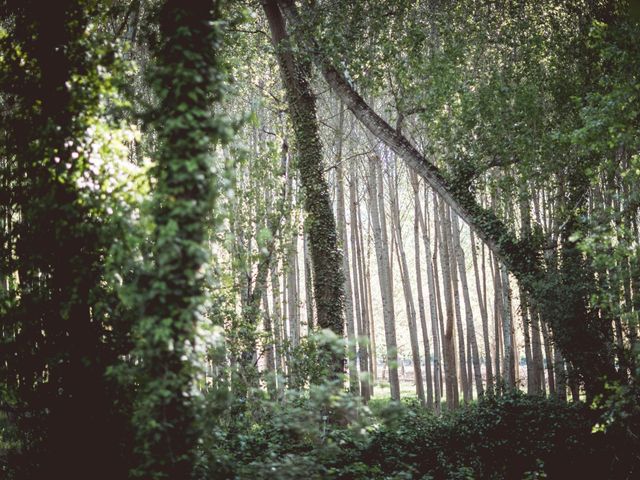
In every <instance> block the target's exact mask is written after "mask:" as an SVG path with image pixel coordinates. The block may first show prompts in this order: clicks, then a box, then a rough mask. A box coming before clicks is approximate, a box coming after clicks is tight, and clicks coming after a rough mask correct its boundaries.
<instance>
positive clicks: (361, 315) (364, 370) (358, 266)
mask: <svg viewBox="0 0 640 480" xmlns="http://www.w3.org/2000/svg"><path fill="white" fill-rule="evenodd" d="M349 180H350V181H349V200H350V202H349V217H350V219H351V229H350V230H351V271H352V272H353V299H354V305H355V314H356V319H357V322H356V323H357V326H358V333H359V335H358V365H359V367H360V372H361V375H360V392H361V395H362V398H363V399H364V401H365V402H368V401H369V399H370V398H371V387H370V384H371V370H370V365H369V363H370V359H369V348H370V346H371V341H370V338H371V334H370V332H369V311H368V305H367V298H366V297H367V294H366V287H365V278H364V276H365V271H364V261H363V258H362V251H361V248H360V242H359V239H358V236H359V235H360V232H359V230H360V228H361V226H360V222H359V213H358V181H357V180H358V179H357V175H356V169H355V164H354V162H351V163H350V165H349Z"/></svg>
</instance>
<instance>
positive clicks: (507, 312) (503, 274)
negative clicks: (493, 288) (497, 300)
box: [500, 264, 515, 389]
mask: <svg viewBox="0 0 640 480" xmlns="http://www.w3.org/2000/svg"><path fill="white" fill-rule="evenodd" d="M500 283H501V285H502V289H501V293H502V340H503V342H504V357H503V360H504V367H503V378H504V383H505V386H506V387H507V388H508V389H512V388H514V387H515V370H514V364H513V335H512V333H511V289H510V288H509V273H508V271H507V267H506V266H505V265H504V264H500Z"/></svg>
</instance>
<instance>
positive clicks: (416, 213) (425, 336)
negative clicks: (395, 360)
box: [411, 172, 435, 409]
mask: <svg viewBox="0 0 640 480" xmlns="http://www.w3.org/2000/svg"><path fill="white" fill-rule="evenodd" d="M411 185H412V187H413V245H414V249H415V266H416V289H417V293H418V312H419V314H420V327H421V330H422V347H423V348H424V369H425V380H426V384H427V407H428V408H430V409H433V378H432V375H431V348H430V346H429V332H428V331H427V314H426V310H425V307H424V293H423V290H422V256H421V255H420V227H421V226H422V228H423V229H424V218H423V217H422V208H421V206H420V183H419V181H418V176H417V175H416V173H415V172H411ZM424 235H425V237H426V238H427V239H428V236H427V233H426V232H425V233H424ZM426 260H427V262H429V261H430V260H429V252H427V258H426ZM427 275H428V274H427ZM428 282H429V283H430V282H431V279H429V280H428ZM430 306H431V307H432V308H433V307H435V305H430Z"/></svg>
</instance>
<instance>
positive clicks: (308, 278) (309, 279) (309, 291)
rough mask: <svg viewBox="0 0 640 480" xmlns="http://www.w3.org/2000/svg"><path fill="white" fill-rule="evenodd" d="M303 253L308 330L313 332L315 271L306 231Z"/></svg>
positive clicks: (303, 240)
mask: <svg viewBox="0 0 640 480" xmlns="http://www.w3.org/2000/svg"><path fill="white" fill-rule="evenodd" d="M302 251H303V256H304V293H305V296H304V298H305V308H306V312H307V329H308V331H309V332H311V331H313V329H314V325H315V320H314V315H313V312H314V308H313V271H312V268H311V254H310V252H309V235H308V234H307V232H306V231H305V232H304V236H303V239H302Z"/></svg>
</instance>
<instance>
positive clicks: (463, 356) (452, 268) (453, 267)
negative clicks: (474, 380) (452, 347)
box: [445, 207, 472, 403]
mask: <svg viewBox="0 0 640 480" xmlns="http://www.w3.org/2000/svg"><path fill="white" fill-rule="evenodd" d="M445 215H446V218H447V223H448V225H449V229H448V230H447V231H446V232H445V233H446V234H447V236H448V238H447V239H446V243H447V244H448V247H449V261H450V262H451V263H450V265H449V273H450V275H451V291H452V292H453V306H454V312H455V316H456V331H457V339H458V367H459V372H460V374H459V377H460V388H461V389H462V398H463V399H464V403H469V402H470V401H471V399H472V395H471V393H470V390H471V388H470V387H471V381H470V380H471V379H470V378H468V377H467V349H466V345H465V332H464V329H463V326H462V309H461V308H460V283H459V282H458V267H457V261H456V251H455V245H454V241H453V235H454V234H453V222H452V217H453V215H452V214H451V209H450V208H448V207H447V208H446V209H445Z"/></svg>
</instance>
